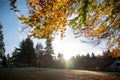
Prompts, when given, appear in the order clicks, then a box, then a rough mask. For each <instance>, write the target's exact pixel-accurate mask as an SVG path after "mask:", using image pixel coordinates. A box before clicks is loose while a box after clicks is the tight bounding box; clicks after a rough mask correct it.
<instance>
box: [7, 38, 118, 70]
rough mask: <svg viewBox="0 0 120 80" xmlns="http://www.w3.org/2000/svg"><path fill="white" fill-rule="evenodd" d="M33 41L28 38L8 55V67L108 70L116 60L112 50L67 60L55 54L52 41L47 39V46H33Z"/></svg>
mask: <svg viewBox="0 0 120 80" xmlns="http://www.w3.org/2000/svg"><path fill="white" fill-rule="evenodd" d="M33 46H34V44H33V41H32V40H31V39H30V38H27V39H25V40H23V41H22V42H20V45H19V48H15V50H14V52H13V53H12V56H9V54H8V55H7V58H6V60H7V61H6V62H7V66H8V67H40V68H68V69H88V70H108V69H109V66H110V65H111V64H112V63H113V62H114V61H115V60H116V59H114V58H112V57H111V56H109V54H110V51H106V52H103V54H102V55H97V56H95V54H94V53H92V54H91V55H90V54H89V53H88V54H87V55H82V56H81V55H76V56H73V57H72V58H71V59H70V60H68V61H66V60H65V59H64V56H63V54H61V53H59V54H58V56H57V57H56V56H54V50H53V47H52V44H51V41H49V40H46V46H45V47H43V45H42V44H41V43H38V44H37V45H36V47H35V48H34V47H33Z"/></svg>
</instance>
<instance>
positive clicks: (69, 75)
mask: <svg viewBox="0 0 120 80" xmlns="http://www.w3.org/2000/svg"><path fill="white" fill-rule="evenodd" d="M0 80H120V73H115V72H97V71H87V70H64V69H44V68H11V69H4V70H1V71H0Z"/></svg>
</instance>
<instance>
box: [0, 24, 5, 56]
mask: <svg viewBox="0 0 120 80" xmlns="http://www.w3.org/2000/svg"><path fill="white" fill-rule="evenodd" d="M2 28H3V26H2V24H1V23H0V56H1V57H2V56H3V55H4V53H5V48H4V42H3V33H2Z"/></svg>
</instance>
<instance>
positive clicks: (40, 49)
mask: <svg viewBox="0 0 120 80" xmlns="http://www.w3.org/2000/svg"><path fill="white" fill-rule="evenodd" d="M35 53H36V55H37V66H41V65H42V58H43V53H44V50H43V45H42V44H41V43H38V44H37V45H36V47H35Z"/></svg>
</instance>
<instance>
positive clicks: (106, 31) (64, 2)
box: [11, 0, 120, 57]
mask: <svg viewBox="0 0 120 80" xmlns="http://www.w3.org/2000/svg"><path fill="white" fill-rule="evenodd" d="M16 2H17V0H11V8H12V9H13V10H14V11H15V12H18V11H19V10H18V9H17V6H18V5H16V4H15V3H16ZM26 2H27V3H26V5H27V6H28V7H29V8H28V9H29V14H28V16H25V15H24V14H23V15H21V16H17V17H18V19H20V20H21V22H22V23H23V24H26V25H28V26H29V27H31V28H32V30H30V33H29V36H30V37H35V38H46V39H49V40H51V39H52V38H54V36H55V33H56V32H58V31H60V32H61V37H64V33H65V31H66V27H67V25H68V26H69V27H71V28H72V29H73V30H74V33H75V36H76V37H80V36H84V37H92V39H96V38H97V39H100V40H101V39H104V38H105V39H107V40H108V46H109V49H110V50H111V51H114V53H112V55H113V56H114V57H118V56H120V53H119V52H120V49H119V47H120V33H119V31H120V1H119V0H26Z"/></svg>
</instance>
